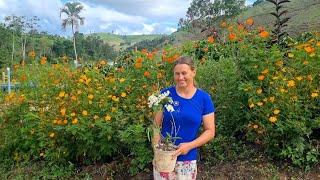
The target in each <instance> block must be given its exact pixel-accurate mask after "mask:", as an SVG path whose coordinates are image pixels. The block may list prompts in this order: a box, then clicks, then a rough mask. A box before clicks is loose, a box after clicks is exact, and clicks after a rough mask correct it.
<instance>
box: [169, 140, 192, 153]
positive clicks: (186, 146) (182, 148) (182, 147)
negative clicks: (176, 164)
mask: <svg viewBox="0 0 320 180" xmlns="http://www.w3.org/2000/svg"><path fill="white" fill-rule="evenodd" d="M191 149H192V146H191V144H190V143H180V144H179V146H178V149H177V150H176V151H175V153H174V154H173V156H180V155H186V154H188V152H189V151H190V150H191Z"/></svg>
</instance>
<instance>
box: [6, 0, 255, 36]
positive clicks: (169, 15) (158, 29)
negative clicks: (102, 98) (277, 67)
mask: <svg viewBox="0 0 320 180" xmlns="http://www.w3.org/2000/svg"><path fill="white" fill-rule="evenodd" d="M191 1H192V0H79V1H78V2H80V3H82V4H83V6H84V11H83V12H82V13H81V16H83V17H85V24H84V25H83V26H80V29H79V31H80V32H82V33H94V32H113V33H115V34H122V35H125V34H126V35H128V34H159V33H160V34H170V33H172V32H174V31H176V29H177V24H178V21H179V19H180V18H181V17H184V16H185V14H186V11H187V9H188V7H189V5H190V2H191ZM254 1H255V0H246V4H252V3H253V2H254ZM65 2H68V0H0V20H1V22H3V19H4V17H5V16H8V15H12V14H14V15H18V16H30V17H31V16H38V17H39V18H40V20H41V21H40V23H39V24H40V28H39V29H40V30H41V31H47V32H48V33H50V34H59V35H62V36H69V35H70V31H63V30H62V28H61V19H60V14H59V12H60V9H61V8H62V7H63V5H64V3H65Z"/></svg>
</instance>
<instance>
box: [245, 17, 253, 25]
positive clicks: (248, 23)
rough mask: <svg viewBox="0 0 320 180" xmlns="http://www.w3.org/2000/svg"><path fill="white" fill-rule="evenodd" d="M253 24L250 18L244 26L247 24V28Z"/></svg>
mask: <svg viewBox="0 0 320 180" xmlns="http://www.w3.org/2000/svg"><path fill="white" fill-rule="evenodd" d="M253 23H254V20H253V18H252V17H250V18H248V19H247V20H246V24H247V25H248V26H252V25H253Z"/></svg>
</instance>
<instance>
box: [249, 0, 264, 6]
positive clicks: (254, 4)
mask: <svg viewBox="0 0 320 180" xmlns="http://www.w3.org/2000/svg"><path fill="white" fill-rule="evenodd" d="M264 1H265V0H257V1H256V2H254V3H253V4H252V6H257V5H259V4H261V3H262V2H264Z"/></svg>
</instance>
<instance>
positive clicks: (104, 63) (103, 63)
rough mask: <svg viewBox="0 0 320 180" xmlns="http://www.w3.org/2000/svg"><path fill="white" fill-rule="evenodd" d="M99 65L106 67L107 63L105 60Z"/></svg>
mask: <svg viewBox="0 0 320 180" xmlns="http://www.w3.org/2000/svg"><path fill="white" fill-rule="evenodd" d="M99 64H100V65H106V64H107V63H106V61H105V60H101V61H100V62H99Z"/></svg>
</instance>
